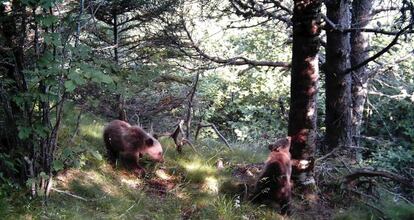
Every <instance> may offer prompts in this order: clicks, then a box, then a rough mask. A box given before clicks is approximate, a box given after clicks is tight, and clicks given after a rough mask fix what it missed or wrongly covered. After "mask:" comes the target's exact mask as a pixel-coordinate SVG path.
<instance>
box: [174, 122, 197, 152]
mask: <svg viewBox="0 0 414 220" xmlns="http://www.w3.org/2000/svg"><path fill="white" fill-rule="evenodd" d="M183 124H184V120H181V121H180V122H179V123H178V124H177V128H176V129H175V130H174V132H173V133H172V134H170V135H168V136H169V137H171V138H172V139H173V140H174V143H175V146H176V148H177V151H178V152H179V153H182V148H183V146H184V145H185V144H188V145H189V146H190V147H191V148H192V149H193V151H194V152H195V153H197V154H199V153H198V151H197V150H196V149H195V147H194V145H193V144H192V143H191V141H190V140H188V139H186V138H184V137H183V135H184V134H185V133H184V131H183ZM180 133H181V138H180Z"/></svg>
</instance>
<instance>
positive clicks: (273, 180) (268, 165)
mask: <svg viewBox="0 0 414 220" xmlns="http://www.w3.org/2000/svg"><path fill="white" fill-rule="evenodd" d="M290 140H291V139H290V137H286V138H283V139H280V140H278V141H277V142H276V143H274V144H270V145H269V150H270V151H271V152H270V154H269V157H268V158H267V160H266V162H265V166H264V168H263V171H262V173H261V174H260V176H259V178H258V180H257V183H256V186H255V189H254V193H253V197H252V202H254V203H267V204H271V203H272V202H276V203H278V204H279V205H280V206H281V213H282V214H289V212H290V210H289V202H290V199H291V193H292V184H291V182H290V176H291V173H292V162H291V156H290V153H289V149H290Z"/></svg>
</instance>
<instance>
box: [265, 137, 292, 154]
mask: <svg viewBox="0 0 414 220" xmlns="http://www.w3.org/2000/svg"><path fill="white" fill-rule="evenodd" d="M290 142H291V138H290V137H289V136H288V137H285V138H281V139H279V140H277V141H276V142H275V143H271V144H269V145H268V147H267V148H268V149H269V150H270V151H287V152H289V148H290Z"/></svg>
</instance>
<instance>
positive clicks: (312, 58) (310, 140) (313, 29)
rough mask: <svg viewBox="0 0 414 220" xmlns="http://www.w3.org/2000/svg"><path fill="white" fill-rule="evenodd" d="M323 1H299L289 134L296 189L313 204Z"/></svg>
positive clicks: (293, 55)
mask: <svg viewBox="0 0 414 220" xmlns="http://www.w3.org/2000/svg"><path fill="white" fill-rule="evenodd" d="M320 10H321V1H320V0H295V1H294V9H293V18H292V22H293V48H292V72H291V88H290V94H291V97H290V112H289V126H288V127H289V128H288V134H289V136H291V137H292V145H291V150H290V151H291V154H292V159H293V160H294V161H300V162H301V164H302V165H303V164H306V165H307V166H299V163H294V167H293V178H294V180H295V181H296V183H295V186H298V187H299V188H301V189H302V190H303V193H304V195H305V197H306V198H307V199H309V200H312V198H314V197H315V191H314V185H315V180H314V177H313V166H312V161H313V159H314V153H315V140H316V117H317V114H316V112H317V111H316V98H317V91H318V84H317V82H318V78H319V65H318V51H319V34H320Z"/></svg>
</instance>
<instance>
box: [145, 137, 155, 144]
mask: <svg viewBox="0 0 414 220" xmlns="http://www.w3.org/2000/svg"><path fill="white" fill-rule="evenodd" d="M145 145H147V146H152V145H154V140H153V139H152V138H148V139H147V140H145Z"/></svg>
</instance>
